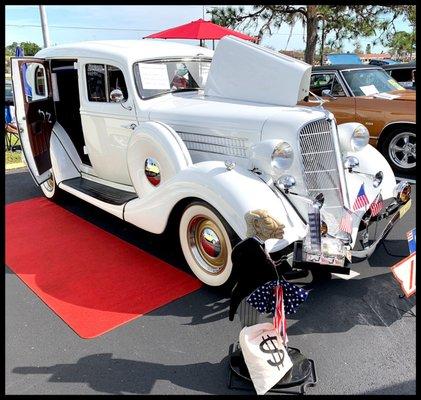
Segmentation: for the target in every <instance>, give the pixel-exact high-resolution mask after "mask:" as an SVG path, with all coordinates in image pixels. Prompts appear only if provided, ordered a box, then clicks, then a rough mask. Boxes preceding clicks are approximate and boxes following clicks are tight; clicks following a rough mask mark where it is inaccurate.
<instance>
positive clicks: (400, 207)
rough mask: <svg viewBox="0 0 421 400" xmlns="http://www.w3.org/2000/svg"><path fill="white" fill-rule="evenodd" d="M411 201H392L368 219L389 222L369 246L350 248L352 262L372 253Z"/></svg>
mask: <svg viewBox="0 0 421 400" xmlns="http://www.w3.org/2000/svg"><path fill="white" fill-rule="evenodd" d="M411 201H412V200H409V201H408V202H406V203H405V204H402V203H401V204H399V203H398V202H397V201H394V202H393V203H391V204H390V205H389V206H388V207H387V208H386V210H385V211H383V212H382V213H381V214H379V215H378V216H376V217H375V218H374V219H372V220H371V221H370V222H371V223H376V222H379V221H381V220H383V219H385V218H387V219H389V222H388V223H387V225H386V226H385V227H384V228H383V231H382V232H381V233H380V235H379V236H378V237H377V238H375V239H374V242H372V243H371V244H370V245H369V246H365V247H364V248H363V249H362V250H351V256H352V262H358V261H361V260H364V259H366V258H368V257H370V256H371V255H372V254H373V252H374V250H376V247H377V246H378V245H379V243H380V242H381V241H382V240H383V239H384V238H385V237H386V236H387V235H388V234H389V232H390V231H391V230H392V228H393V226H394V225H395V223H396V222H397V221H398V220H399V219H400V218H401V217H402V216H403V215H404V214H405V213H406V212H407V211H408V210H409V208H410V207H411Z"/></svg>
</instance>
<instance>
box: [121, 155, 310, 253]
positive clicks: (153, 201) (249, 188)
mask: <svg viewBox="0 0 421 400" xmlns="http://www.w3.org/2000/svg"><path fill="white" fill-rule="evenodd" d="M190 197H194V198H199V199H201V200H203V201H205V202H207V203H209V204H210V205H212V206H213V207H214V208H215V209H217V210H218V212H219V213H220V214H221V215H222V216H223V217H224V218H225V220H226V221H227V222H228V224H229V225H230V226H231V227H232V229H233V230H234V231H235V232H236V234H237V235H238V236H239V237H240V238H241V239H244V238H245V237H246V231H247V227H246V222H245V219H244V215H245V214H246V213H247V212H248V211H251V210H255V209H265V210H267V211H268V213H269V214H270V215H272V216H273V217H275V218H277V219H279V220H280V221H281V222H282V223H283V224H284V225H285V229H284V231H285V234H284V238H283V239H282V240H280V241H278V240H276V239H270V241H268V247H269V249H270V248H272V247H273V246H276V250H280V249H282V248H284V247H285V246H287V245H288V244H290V243H292V242H294V241H296V240H299V239H302V238H303V237H304V236H305V234H306V225H305V223H304V222H303V221H302V220H301V219H300V217H299V216H298V214H297V213H296V211H295V210H294V209H293V207H292V206H291V205H290V203H289V202H288V201H287V200H286V199H285V198H284V197H283V196H282V195H281V194H280V197H277V196H276V195H275V194H274V193H273V191H272V190H271V189H270V188H269V186H268V185H267V184H266V183H264V182H263V181H262V180H261V179H259V177H258V176H256V175H255V174H253V173H252V172H250V171H248V170H246V169H244V168H241V167H235V168H234V169H233V170H230V171H229V170H227V168H226V167H225V164H224V163H223V162H221V161H206V162H201V163H197V164H194V165H191V166H190V167H188V168H185V169H183V170H181V171H179V172H178V173H177V174H176V175H175V176H173V177H172V178H171V179H169V180H167V181H166V182H164V183H163V184H162V186H161V185H160V186H159V187H157V188H156V190H154V191H153V192H150V193H148V194H147V195H146V196H144V197H142V198H139V199H135V200H132V201H130V202H129V203H128V204H127V205H126V208H125V212H124V219H125V220H126V221H128V222H130V223H132V224H134V225H136V226H138V227H140V228H142V229H145V230H147V231H150V232H153V233H162V232H163V231H164V230H165V227H166V225H167V222H168V218H169V215H170V213H171V211H172V209H173V208H174V206H175V205H176V204H177V203H178V202H179V201H181V200H183V199H186V198H190Z"/></svg>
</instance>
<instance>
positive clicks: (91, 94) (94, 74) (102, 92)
mask: <svg viewBox="0 0 421 400" xmlns="http://www.w3.org/2000/svg"><path fill="white" fill-rule="evenodd" d="M86 83H87V87H88V99H89V101H102V102H106V101H107V97H106V87H105V65H102V64H88V65H87V66H86Z"/></svg>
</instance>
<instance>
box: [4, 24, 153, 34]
mask: <svg viewBox="0 0 421 400" xmlns="http://www.w3.org/2000/svg"><path fill="white" fill-rule="evenodd" d="M6 26H14V27H19V28H41V26H40V25H30V24H27V25H25V24H6ZM48 26H49V28H58V29H92V30H104V31H135V32H156V31H159V30H160V29H134V28H102V27H93V26H60V25H48Z"/></svg>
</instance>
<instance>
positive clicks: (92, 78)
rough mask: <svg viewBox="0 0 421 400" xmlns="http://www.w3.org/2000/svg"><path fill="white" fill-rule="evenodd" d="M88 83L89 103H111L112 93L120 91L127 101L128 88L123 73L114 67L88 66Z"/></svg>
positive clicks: (102, 65)
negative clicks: (116, 90)
mask: <svg viewBox="0 0 421 400" xmlns="http://www.w3.org/2000/svg"><path fill="white" fill-rule="evenodd" d="M86 82H87V89H88V99H89V101H96V102H98V101H99V102H109V101H110V93H111V92H112V91H113V90H115V89H119V90H121V91H122V93H123V96H124V99H127V97H128V94H127V86H126V82H125V80H124V75H123V72H122V71H121V70H120V69H119V68H117V67H114V66H112V65H104V64H87V65H86Z"/></svg>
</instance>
